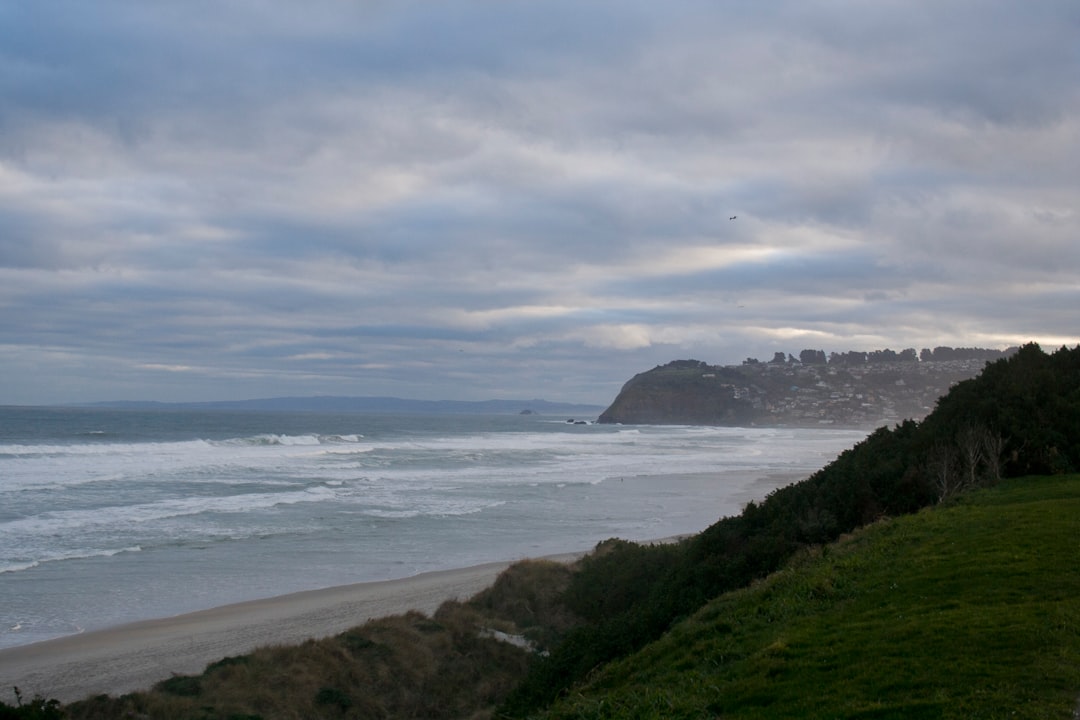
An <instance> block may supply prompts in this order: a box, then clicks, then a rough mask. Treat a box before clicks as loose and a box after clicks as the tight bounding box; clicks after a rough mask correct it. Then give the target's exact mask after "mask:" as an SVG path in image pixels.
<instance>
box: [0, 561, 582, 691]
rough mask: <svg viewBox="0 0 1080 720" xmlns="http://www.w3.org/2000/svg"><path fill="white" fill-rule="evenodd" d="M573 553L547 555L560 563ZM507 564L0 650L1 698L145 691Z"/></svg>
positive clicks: (472, 583) (391, 611) (432, 603)
mask: <svg viewBox="0 0 1080 720" xmlns="http://www.w3.org/2000/svg"><path fill="white" fill-rule="evenodd" d="M580 555H581V554H580V553H572V554H567V555H559V556H554V557H553V558H552V559H556V560H561V561H566V562H569V561H571V560H573V559H574V558H577V557H580ZM510 564H511V563H510V562H497V563H488V564H486V565H478V566H475V567H470V568H463V569H460V570H446V571H441V572H432V573H424V574H422V575H417V576H415V577H410V578H404V579H401V580H388V581H384V582H371V583H359V584H356V585H344V586H341V587H334V588H327V589H323V590H311V591H308V592H301V593H294V594H290V595H282V596H280V597H274V598H267V599H264V600H254V601H251V602H245V603H239V604H236V605H226V606H223V607H218V608H213V609H210V610H203V611H200V612H195V613H189V614H186V615H178V616H175V617H170V618H161V619H157V620H147V621H143V622H137V623H132V624H129V625H122V626H119V627H115V628H109V629H105V630H98V631H94V632H87V633H83V634H81V635H74V636H70V637H64V638H59V639H56V640H49V641H47V642H41V643H35V644H33V645H24V646H21V647H14V648H6V649H3V650H0V689H2V694H0V699H2V700H3V701H5V702H8V703H12V702H14V698H13V697H12V696H10V693H11V688H12V687H13V686H17V687H18V688H19V689H20V691H21V692H22V694H23V696H24V697H30V696H32V695H35V694H40V695H43V696H45V697H49V698H56V699H58V700H61V701H63V702H71V701H73V700H81V699H83V698H85V697H87V696H90V695H97V694H101V693H108V694H111V695H119V694H122V693H126V692H132V691H134V690H143V689H147V688H149V687H150V686H151V685H153V684H154V683H155V682H158V681H159V680H163V679H166V678H168V677H170V676H171V675H173V674H191V673H199V672H201V671H202V669H203V668H204V667H205V666H206V665H207V663H210V662H213V661H215V660H220V659H221V658H223V657H225V656H228V655H239V654H243V653H246V652H250V651H251V650H254V649H255V648H257V647H262V646H265V645H280V644H294V643H299V642H302V641H304V640H306V639H308V638H319V637H326V636H328V635H335V634H337V633H340V632H343V631H345V630H347V629H349V628H351V627H355V626H356V625H360V624H362V623H364V622H365V621H367V620H369V619H372V618H379V617H385V616H388V615H397V614H400V613H404V612H406V611H408V610H419V611H421V612H424V613H429V614H430V613H432V612H434V611H435V610H436V609H437V608H438V607H439V605H440V604H441V603H442V602H444V601H445V600H451V599H461V600H464V599H467V598H469V597H471V596H472V595H474V594H476V593H477V592H479V591H480V590H483V589H484V588H486V587H488V586H489V585H491V583H492V582H493V581H494V580H495V578H496V577H497V576H498V574H499V573H500V572H502V571H503V570H504V569H505V568H506V567H508V566H509V565H510Z"/></svg>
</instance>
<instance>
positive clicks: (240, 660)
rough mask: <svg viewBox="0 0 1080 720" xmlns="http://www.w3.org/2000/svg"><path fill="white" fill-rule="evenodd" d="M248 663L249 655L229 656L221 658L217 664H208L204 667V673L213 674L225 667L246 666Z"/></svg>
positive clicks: (249, 660)
mask: <svg viewBox="0 0 1080 720" xmlns="http://www.w3.org/2000/svg"><path fill="white" fill-rule="evenodd" d="M249 662H251V656H250V655H236V656H232V655H230V656H227V657H223V658H221V659H220V660H218V661H217V662H212V663H210V664H209V665H207V666H206V670H205V671H204V672H206V673H207V674H209V673H212V672H214V671H215V670H220V669H221V668H227V667H230V666H232V665H247V664H248V663H249Z"/></svg>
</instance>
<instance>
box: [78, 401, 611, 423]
mask: <svg viewBox="0 0 1080 720" xmlns="http://www.w3.org/2000/svg"><path fill="white" fill-rule="evenodd" d="M93 407H109V408H138V409H153V408H161V409H183V410H248V411H254V412H323V413H387V414H426V415H433V414H438V415H453V414H457V415H466V414H473V415H510V414H517V415H521V414H532V413H535V414H538V415H568V416H579V417H580V416H585V417H589V418H593V417H596V415H597V414H598V413H599V412H600V411H601V410H603V407H602V406H600V405H585V404H578V403H561V402H551V401H549V400H538V399H534V400H480V401H466V400H409V399H405V398H396V397H326V396H314V397H278V398H262V399H257V400H221V401H216V402H184V403H161V402H129V401H115V402H101V403H93Z"/></svg>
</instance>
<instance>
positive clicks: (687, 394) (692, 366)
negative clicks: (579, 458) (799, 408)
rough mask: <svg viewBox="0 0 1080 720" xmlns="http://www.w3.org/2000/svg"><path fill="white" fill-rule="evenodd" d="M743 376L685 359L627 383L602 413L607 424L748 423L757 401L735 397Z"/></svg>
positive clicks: (602, 418) (750, 420) (641, 375)
mask: <svg viewBox="0 0 1080 720" xmlns="http://www.w3.org/2000/svg"><path fill="white" fill-rule="evenodd" d="M741 381H742V376H741V375H740V374H739V373H738V372H736V371H733V370H731V369H729V368H716V367H710V366H708V365H706V364H705V363H702V362H699V361H697V360H680V361H676V362H673V363H669V364H668V365H664V366H662V367H658V368H655V369H653V370H650V371H648V372H645V373H640V374H638V375H635V376H634V377H633V378H631V379H630V381H629V382H627V383H626V384H625V385H624V386H623V388H622V390H621V391H620V392H619V395H618V397H616V398H615V401H614V402H613V403H612V404H611V407H609V408H608V409H607V410H605V411H604V412H603V413H602V414H601V415H600V418H599V422H602V423H625V424H644V425H671V424H679V425H743V424H748V423H750V422H752V421H753V419H754V418H753V406H752V405H751V404H750V403H749V402H747V401H746V400H742V399H739V398H737V397H736V395H737V392H738V390H737V388H738V387H739V385H737V384H736V383H737V382H741Z"/></svg>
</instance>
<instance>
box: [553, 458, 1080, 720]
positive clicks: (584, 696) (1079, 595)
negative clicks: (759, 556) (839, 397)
mask: <svg viewBox="0 0 1080 720" xmlns="http://www.w3.org/2000/svg"><path fill="white" fill-rule="evenodd" d="M1077 560H1080V476H1076V475H1072V476H1054V477H1045V478H1041V477H1040V478H1025V479H1021V480H1012V481H1008V482H1006V483H1004V484H1002V485H1001V486H999V487H997V488H994V489H991V490H983V491H978V492H975V493H971V494H968V495H965V496H963V497H962V499H961V500H960V501H958V502H957V503H956V504H953V505H950V506H947V507H946V506H938V507H936V508H933V509H929V510H925V511H923V512H920V513H918V514H915V515H909V516H905V517H900V518H895V519H888V520H883V521H880V522H878V523H875V524H874V525H872V526H870V527H868V528H866V529H863V530H860V531H858V532H856V533H855V534H854V535H852V536H848V537H845V538H843V539H842V540H841V541H839V542H838V543H835V544H833V545H829V546H825V547H824V548H821V549H818V550H815V551H812V552H810V553H808V554H803V555H800V556H799V557H798V558H796V560H795V561H793V562H792V563H791V564H789V565H788V566H786V567H785V569H783V570H781V571H779V572H777V573H774V574H773V575H771V576H769V577H768V578H767V579H765V580H763V581H760V582H758V583H756V584H754V585H753V586H751V587H749V588H746V589H743V590H738V591H735V592H731V593H727V594H725V595H722V596H721V597H719V598H717V599H716V600H714V601H712V602H710V603H709V604H708V605H706V606H705V607H704V608H703V609H702V610H700V611H699V612H697V613H696V614H695V615H694V616H693V617H691V618H690V619H688V620H685V621H683V622H681V623H679V624H677V625H676V626H675V627H674V628H673V629H672V631H671V632H669V633H668V634H667V635H665V636H664V637H663V638H661V639H660V640H658V641H657V642H654V643H652V644H651V645H649V646H647V647H646V648H645V649H644V650H642V651H640V652H639V653H637V654H635V655H632V656H630V657H628V658H625V659H623V660H620V661H618V662H615V663H612V664H611V665H609V666H607V667H606V668H605V669H604V670H602V671H601V672H599V673H597V674H596V675H595V676H594V677H593V678H592V679H591V681H590V682H589V683H588V684H587V685H585V686H584V687H579V688H577V689H575V690H573V691H571V692H570V693H569V695H568V696H567V697H565V698H563V699H562V700H561V701H560V702H559V703H557V704H556V705H554V706H553V707H552V708H551V709H550V710H549V711H548V712H547V713H545V714H542V715H540V716H539V717H543V718H547V719H548V720H554V719H556V718H665V719H666V720H671V719H673V718H714V717H722V718H796V717H797V718H897V719H899V718H905V719H910V718H1040V719H1043V718H1061V719H1062V720H1065V719H1066V718H1072V717H1075V716H1074V712H1076V711H1077V703H1078V699H1080V566H1078V565H1077Z"/></svg>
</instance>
